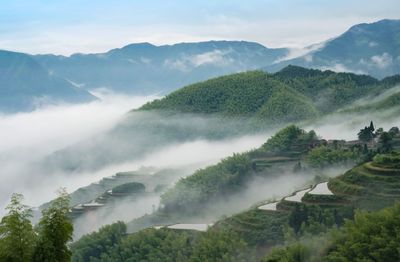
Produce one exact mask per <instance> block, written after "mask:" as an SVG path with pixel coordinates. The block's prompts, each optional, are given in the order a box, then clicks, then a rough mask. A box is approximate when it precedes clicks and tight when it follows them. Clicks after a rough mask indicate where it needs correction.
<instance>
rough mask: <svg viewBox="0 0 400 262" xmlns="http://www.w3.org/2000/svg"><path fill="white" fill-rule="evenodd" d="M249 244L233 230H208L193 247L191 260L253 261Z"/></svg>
mask: <svg viewBox="0 0 400 262" xmlns="http://www.w3.org/2000/svg"><path fill="white" fill-rule="evenodd" d="M249 256H251V254H248V250H247V244H246V242H244V241H243V240H242V239H241V238H240V237H239V236H238V235H237V234H236V233H234V232H233V231H224V230H223V231H218V230H208V231H207V232H206V233H204V234H203V235H201V236H200V238H199V239H198V240H197V241H196V244H195V246H194V248H193V254H192V256H191V258H190V261H191V262H230V261H238V262H240V261H243V262H246V261H251V260H252V259H251V257H249Z"/></svg>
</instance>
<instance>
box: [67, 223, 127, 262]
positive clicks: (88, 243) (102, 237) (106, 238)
mask: <svg viewBox="0 0 400 262" xmlns="http://www.w3.org/2000/svg"><path fill="white" fill-rule="evenodd" d="M125 234H126V225H125V224H124V223H123V222H117V223H114V224H112V225H107V226H104V227H102V228H100V229H99V231H98V232H94V233H91V234H88V235H85V236H83V237H81V238H80V239H79V240H78V241H76V242H74V243H72V244H71V252H72V258H71V261H73V262H86V261H93V260H96V259H100V258H101V255H102V254H103V253H106V252H108V251H110V250H111V249H112V248H114V246H116V245H117V244H118V243H119V241H120V240H121V239H122V237H123V236H124V235H125Z"/></svg>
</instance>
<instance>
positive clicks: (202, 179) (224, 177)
mask: <svg viewBox="0 0 400 262" xmlns="http://www.w3.org/2000/svg"><path fill="white" fill-rule="evenodd" d="M251 172H252V164H251V161H250V159H249V157H248V156H247V155H246V154H234V155H233V156H231V157H228V158H226V159H223V160H222V161H221V162H220V163H218V164H217V165H215V166H210V167H207V168H204V169H200V170H198V171H196V172H195V173H194V174H193V175H191V176H188V177H186V178H183V179H181V180H180V181H179V182H178V183H177V184H176V185H175V187H173V188H172V189H170V190H168V191H167V192H166V193H164V194H163V195H162V196H161V203H162V204H163V205H164V206H165V209H166V210H167V211H177V210H180V211H190V212H196V210H197V209H198V208H199V207H200V206H201V205H202V204H203V203H207V202H209V200H210V199H213V198H215V197H217V196H222V195H224V194H227V193H229V192H235V191H236V190H238V188H241V187H242V186H243V182H244V181H246V179H248V176H250V175H251Z"/></svg>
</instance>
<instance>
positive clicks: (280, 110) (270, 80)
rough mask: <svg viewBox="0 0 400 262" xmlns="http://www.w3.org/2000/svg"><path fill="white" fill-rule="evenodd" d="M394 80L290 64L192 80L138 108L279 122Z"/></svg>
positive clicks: (304, 116)
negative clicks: (274, 69) (271, 69)
mask: <svg viewBox="0 0 400 262" xmlns="http://www.w3.org/2000/svg"><path fill="white" fill-rule="evenodd" d="M389 80H390V81H389ZM398 83H400V81H399V79H398V78H396V77H392V78H387V79H384V80H381V81H379V80H377V79H375V78H373V77H370V76H366V75H356V74H352V73H335V72H333V71H320V70H315V69H306V68H302V67H298V66H291V65H290V66H287V67H285V68H284V69H282V70H281V71H279V72H277V73H275V74H269V73H265V72H262V71H252V72H245V73H238V74H233V75H228V76H223V77H219V78H214V79H211V80H207V81H205V82H200V83H197V84H193V85H190V86H187V87H184V88H182V89H180V90H178V91H175V92H173V93H171V94H169V95H167V96H166V97H165V98H163V99H161V100H155V101H153V102H150V103H148V104H146V105H144V106H143V107H142V108H141V110H160V111H175V112H181V113H200V114H223V115H226V116H251V117H252V116H255V117H257V118H259V119H263V120H264V121H269V122H275V123H282V122H287V121H299V120H304V119H309V118H313V117H316V116H318V115H324V114H327V113H330V112H333V111H335V110H337V109H339V108H341V107H343V106H346V105H349V104H351V103H352V102H354V101H356V100H357V99H359V98H361V97H363V96H367V95H368V94H371V93H372V94H374V95H376V94H379V93H382V92H384V91H385V90H387V89H389V88H391V87H394V86H395V85H396V84H398Z"/></svg>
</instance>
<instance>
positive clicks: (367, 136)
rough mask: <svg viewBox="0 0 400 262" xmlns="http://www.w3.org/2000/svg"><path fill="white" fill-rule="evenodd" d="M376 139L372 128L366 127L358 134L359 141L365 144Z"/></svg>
mask: <svg viewBox="0 0 400 262" xmlns="http://www.w3.org/2000/svg"><path fill="white" fill-rule="evenodd" d="M373 138H374V133H373V131H372V129H371V127H367V126H366V127H364V128H363V129H361V130H360V132H358V139H360V140H361V141H364V142H369V141H371V140H372V139H373Z"/></svg>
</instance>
